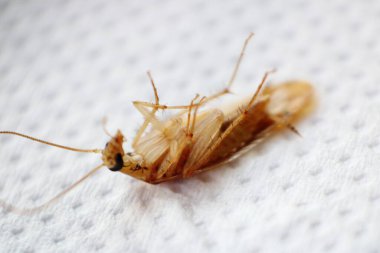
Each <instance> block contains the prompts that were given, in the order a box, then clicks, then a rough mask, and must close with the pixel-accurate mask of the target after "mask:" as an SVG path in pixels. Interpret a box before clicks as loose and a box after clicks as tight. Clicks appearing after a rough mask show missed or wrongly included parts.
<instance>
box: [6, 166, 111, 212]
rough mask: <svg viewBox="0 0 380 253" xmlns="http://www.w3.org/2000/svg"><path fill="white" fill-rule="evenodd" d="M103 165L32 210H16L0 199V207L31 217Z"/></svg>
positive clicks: (16, 208)
mask: <svg viewBox="0 0 380 253" xmlns="http://www.w3.org/2000/svg"><path fill="white" fill-rule="evenodd" d="M103 166H104V164H101V165H99V166H97V167H95V168H93V169H92V170H91V171H90V172H88V173H87V174H85V175H84V176H83V177H82V178H80V179H79V180H78V181H76V182H75V183H74V184H72V185H71V186H69V187H67V188H66V189H65V190H63V191H62V192H60V193H59V194H57V195H56V196H55V197H53V198H52V199H50V200H49V201H47V202H45V203H44V204H42V205H40V206H37V207H34V208H18V207H16V206H13V205H11V204H8V203H6V202H5V201H3V200H1V199H0V206H1V207H2V208H4V209H6V210H7V211H10V212H12V213H16V214H20V215H31V214H35V213H38V212H40V211H41V210H43V209H45V208H47V207H48V206H50V205H52V204H54V203H55V202H56V201H57V200H59V199H60V198H62V197H63V196H64V195H65V194H67V193H68V192H70V191H71V190H72V189H74V188H75V187H77V186H78V185H79V184H80V183H82V182H83V181H84V180H85V179H87V178H88V177H90V176H92V175H93V174H94V173H95V172H97V171H98V170H99V169H100V168H102V167H103Z"/></svg>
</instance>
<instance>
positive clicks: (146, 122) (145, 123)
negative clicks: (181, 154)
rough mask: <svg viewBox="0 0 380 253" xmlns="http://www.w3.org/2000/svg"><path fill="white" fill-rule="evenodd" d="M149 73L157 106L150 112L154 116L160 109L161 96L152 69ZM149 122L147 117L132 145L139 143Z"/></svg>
mask: <svg viewBox="0 0 380 253" xmlns="http://www.w3.org/2000/svg"><path fill="white" fill-rule="evenodd" d="M147 74H148V77H149V80H150V83H151V85H152V88H153V92H154V98H155V106H156V107H154V108H153V109H152V111H151V113H150V114H151V116H154V115H155V114H156V112H157V110H158V108H157V106H158V105H159V104H160V97H159V96H158V92H157V88H156V85H155V84H154V81H153V77H152V74H151V73H150V71H148V72H147ZM149 122H150V121H149V119H148V118H145V120H144V123H143V124H142V125H141V127H140V128H139V130H138V131H137V134H136V137H135V138H134V140H133V143H132V147H135V146H136V145H137V143H138V142H139V140H140V138H141V136H142V135H143V133H144V131H145V129H146V128H147V126H148V124H149Z"/></svg>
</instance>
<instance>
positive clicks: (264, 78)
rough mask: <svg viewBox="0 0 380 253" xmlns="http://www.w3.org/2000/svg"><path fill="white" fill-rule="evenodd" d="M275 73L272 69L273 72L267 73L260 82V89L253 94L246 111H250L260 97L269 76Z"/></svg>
mask: <svg viewBox="0 0 380 253" xmlns="http://www.w3.org/2000/svg"><path fill="white" fill-rule="evenodd" d="M275 71H276V70H275V69H272V70H270V71H267V72H265V74H264V76H263V78H262V79H261V82H260V84H259V87H257V89H256V91H255V93H254V94H253V96H252V98H251V100H250V101H249V103H248V105H247V109H246V110H248V109H249V108H250V107H251V106H252V105H253V103H254V102H255V101H256V99H257V97H258V96H259V94H260V91H261V89H262V88H263V86H264V84H265V82H266V80H267V79H268V76H269V75H270V74H272V73H274V72H275Z"/></svg>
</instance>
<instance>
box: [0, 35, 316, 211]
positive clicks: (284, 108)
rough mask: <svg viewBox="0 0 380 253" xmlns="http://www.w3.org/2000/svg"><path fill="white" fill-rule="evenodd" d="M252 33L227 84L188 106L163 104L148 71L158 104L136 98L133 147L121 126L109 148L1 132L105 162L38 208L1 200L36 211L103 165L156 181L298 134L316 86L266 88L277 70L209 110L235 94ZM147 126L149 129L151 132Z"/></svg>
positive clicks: (296, 84) (298, 84)
mask: <svg viewBox="0 0 380 253" xmlns="http://www.w3.org/2000/svg"><path fill="white" fill-rule="evenodd" d="M252 36H253V34H252V33H251V34H250V35H249V36H248V38H247V39H246V40H245V42H244V45H243V48H242V50H241V53H240V56H239V58H238V61H237V63H236V65H235V68H234V70H233V73H232V76H231V78H230V80H229V82H228V85H227V88H225V89H223V90H222V91H220V92H218V93H216V94H214V95H212V96H209V97H202V98H199V95H197V96H196V97H195V98H194V99H193V100H192V101H191V103H190V104H189V105H181V106H168V105H162V104H160V102H159V96H158V92H157V89H156V86H155V84H154V81H153V78H152V76H151V74H150V73H149V72H148V76H149V78H150V81H151V85H152V87H153V91H154V95H155V103H148V102H142V101H134V102H133V105H134V106H135V107H136V109H137V110H138V111H139V112H140V113H141V114H142V115H143V116H144V118H145V121H144V123H143V124H142V126H141V127H140V128H139V130H138V132H137V134H136V137H135V139H134V141H133V143H132V147H133V149H134V152H125V151H124V148H123V143H124V141H125V140H124V136H123V134H122V133H121V131H120V130H118V131H117V133H116V135H114V136H111V140H110V141H109V142H108V143H107V144H106V146H105V148H104V149H77V148H71V147H67V146H62V145H58V144H55V143H51V142H47V141H44V140H40V139H37V138H34V137H30V136H27V135H24V134H21V133H17V132H13V131H0V134H13V135H18V136H20V137H24V138H28V139H31V140H33V141H37V142H41V143H44V144H47V145H51V146H55V147H59V148H63V149H67V150H71V151H77V152H92V153H100V154H101V155H102V160H103V163H102V164H101V165H99V166H97V167H96V168H94V169H93V170H91V171H90V172H89V173H88V174H86V175H85V176H84V177H82V178H81V179H80V180H78V181H77V182H76V183H74V184H73V185H71V186H70V187H69V188H67V189H66V190H64V191H63V192H61V193H60V194H58V195H57V196H56V197H54V198H53V199H51V200H50V201H48V202H47V203H45V204H43V205H41V206H39V207H36V208H32V209H18V208H16V207H14V206H11V205H9V204H6V203H5V202H2V201H0V204H1V205H2V206H3V207H5V208H7V209H9V210H11V211H15V212H18V213H34V212H37V211H39V210H41V209H42V208H44V207H46V206H48V205H50V204H52V203H53V202H55V201H56V200H57V199H58V198H60V197H62V196H63V195H64V194H66V193H67V192H69V191H70V190H71V189H73V188H74V187H76V186H77V185H78V184H79V183H81V182H82V181H83V180H84V179H86V178H88V177H89V176H90V175H92V174H94V173H95V172H96V171H97V170H99V169H100V168H101V167H103V166H106V167H108V168H109V169H110V170H111V171H119V172H122V173H125V174H128V175H130V176H132V177H134V178H137V179H139V180H142V181H145V182H147V183H151V184H158V183H162V182H166V181H169V180H174V179H179V178H188V177H191V176H193V175H195V174H198V173H201V172H203V171H206V170H209V169H212V168H215V167H217V166H219V165H221V164H222V163H226V162H229V161H231V160H233V159H235V158H237V157H238V156H239V155H241V154H242V153H243V152H244V151H245V150H248V149H249V148H251V147H252V146H254V145H255V144H256V143H258V141H260V140H262V139H263V138H265V137H266V136H268V135H269V134H271V133H274V132H277V131H278V130H280V129H284V128H288V129H290V130H292V131H293V132H295V133H297V134H298V132H297V130H296V129H295V128H294V127H293V125H292V124H293V123H294V122H295V121H296V120H297V119H299V118H300V117H301V116H303V115H305V114H306V113H307V112H309V110H310V109H311V108H312V106H313V102H314V92H313V88H312V86H311V85H310V84H308V83H307V82H303V81H291V82H286V83H283V84H280V85H275V86H270V87H266V88H263V86H264V83H265V82H266V79H267V77H268V75H269V74H270V73H271V72H272V71H268V72H266V73H265V74H264V76H263V78H262V80H261V83H260V84H259V86H258V88H257V89H256V91H255V92H254V93H253V94H252V95H251V96H248V97H247V98H245V99H243V100H241V101H240V103H238V104H233V105H230V106H226V107H225V109H222V108H214V109H204V108H205V106H206V104H207V103H209V102H210V101H212V100H214V99H216V98H218V97H221V96H223V95H225V94H228V93H230V88H231V86H232V83H233V82H234V80H235V77H236V75H237V72H238V69H239V66H240V63H241V61H242V59H243V56H244V52H245V49H246V47H247V44H248V42H249V40H250V39H251V37H252ZM169 109H178V110H181V111H180V112H179V113H178V114H176V115H174V116H172V117H170V118H169V119H167V120H160V119H158V118H157V117H156V115H155V114H156V112H157V111H158V110H169ZM202 109H204V110H202ZM148 127H150V129H149V130H148V131H147V129H148ZM106 133H107V131H106ZM109 135H110V134H109Z"/></svg>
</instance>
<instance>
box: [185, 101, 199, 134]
mask: <svg viewBox="0 0 380 253" xmlns="http://www.w3.org/2000/svg"><path fill="white" fill-rule="evenodd" d="M198 97H199V95H198V94H196V95H195V98H193V99H192V100H191V102H190V106H189V109H188V111H187V122H186V136H191V133H190V120H191V110H192V109H193V106H194V101H195V100H196V99H198Z"/></svg>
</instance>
